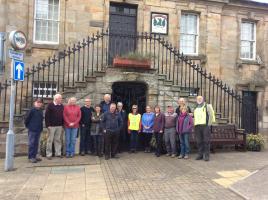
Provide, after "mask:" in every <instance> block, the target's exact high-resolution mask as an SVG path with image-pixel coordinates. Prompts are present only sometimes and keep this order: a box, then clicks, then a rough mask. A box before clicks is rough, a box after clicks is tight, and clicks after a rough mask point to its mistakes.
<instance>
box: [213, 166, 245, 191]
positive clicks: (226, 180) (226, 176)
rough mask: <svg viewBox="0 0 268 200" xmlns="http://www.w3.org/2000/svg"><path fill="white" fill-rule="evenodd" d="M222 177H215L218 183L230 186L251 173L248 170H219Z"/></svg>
mask: <svg viewBox="0 0 268 200" xmlns="http://www.w3.org/2000/svg"><path fill="white" fill-rule="evenodd" d="M217 174H218V175H219V176H221V178H217V179H213V181H214V182H216V183H217V184H219V185H221V186H223V187H225V188H228V187H230V186H231V185H232V184H234V183H236V182H237V181H239V180H241V179H243V178H244V177H246V176H248V175H249V174H250V172H249V171H247V170H234V171H220V172H217Z"/></svg>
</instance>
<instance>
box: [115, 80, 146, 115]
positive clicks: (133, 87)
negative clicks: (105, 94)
mask: <svg viewBox="0 0 268 200" xmlns="http://www.w3.org/2000/svg"><path fill="white" fill-rule="evenodd" d="M112 90H113V93H112V101H113V102H116V103H117V102H122V103H123V104H124V107H123V108H124V110H126V112H127V113H129V112H130V111H131V106H132V105H133V104H137V105H138V109H139V113H141V114H142V113H144V112H145V107H146V95H147V85H146V84H145V83H142V82H115V83H114V84H113V85H112Z"/></svg>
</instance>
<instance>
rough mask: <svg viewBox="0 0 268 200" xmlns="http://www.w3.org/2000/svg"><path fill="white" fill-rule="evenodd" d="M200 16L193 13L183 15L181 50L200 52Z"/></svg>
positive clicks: (192, 52) (189, 52)
mask: <svg viewBox="0 0 268 200" xmlns="http://www.w3.org/2000/svg"><path fill="white" fill-rule="evenodd" d="M198 20H199V16H198V15H197V14H193V13H183V14H182V15H181V26H180V51H181V52H183V53H184V54H190V55H197V54H198V34H199V33H198V32H199V28H198V26H199V25H198V24H199V22H198Z"/></svg>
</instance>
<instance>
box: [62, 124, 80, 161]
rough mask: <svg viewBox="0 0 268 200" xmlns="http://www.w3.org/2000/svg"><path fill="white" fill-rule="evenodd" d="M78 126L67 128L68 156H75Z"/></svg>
mask: <svg viewBox="0 0 268 200" xmlns="http://www.w3.org/2000/svg"><path fill="white" fill-rule="evenodd" d="M77 131H78V128H65V141H66V156H73V155H74V153H75V142H76V136H77Z"/></svg>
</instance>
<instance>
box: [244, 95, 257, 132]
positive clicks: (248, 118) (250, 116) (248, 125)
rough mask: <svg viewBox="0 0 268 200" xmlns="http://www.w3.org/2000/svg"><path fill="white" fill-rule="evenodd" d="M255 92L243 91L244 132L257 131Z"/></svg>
mask: <svg viewBox="0 0 268 200" xmlns="http://www.w3.org/2000/svg"><path fill="white" fill-rule="evenodd" d="M257 116H258V108H257V92H252V91H243V104H242V127H243V128H244V129H245V132H246V133H257V131H258V130H257V127H258V124H257V123H258V121H257Z"/></svg>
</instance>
